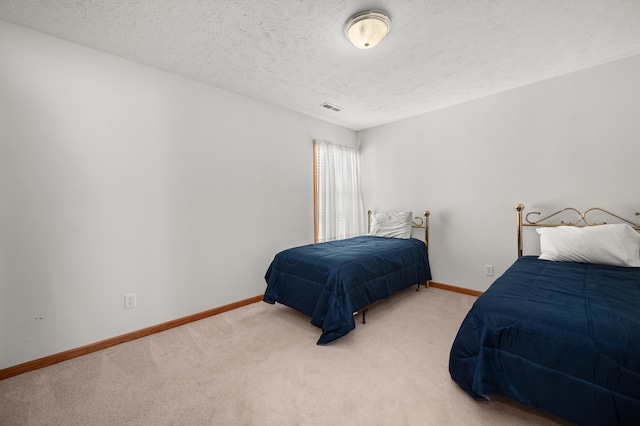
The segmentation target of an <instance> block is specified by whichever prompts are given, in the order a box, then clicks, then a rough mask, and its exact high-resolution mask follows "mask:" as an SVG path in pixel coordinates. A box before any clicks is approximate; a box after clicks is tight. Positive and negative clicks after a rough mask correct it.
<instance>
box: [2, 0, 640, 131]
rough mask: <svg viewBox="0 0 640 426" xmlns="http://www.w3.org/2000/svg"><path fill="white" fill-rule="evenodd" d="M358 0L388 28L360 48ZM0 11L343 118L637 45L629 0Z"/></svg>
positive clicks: (31, 5) (158, 2)
mask: <svg viewBox="0 0 640 426" xmlns="http://www.w3.org/2000/svg"><path fill="white" fill-rule="evenodd" d="M367 9H374V10H384V11H386V12H387V13H388V14H389V15H390V17H391V32H390V33H389V35H388V36H387V38H385V39H384V40H383V41H382V42H381V43H380V44H379V45H378V46H377V47H376V48H374V49H371V50H359V49H357V48H355V47H354V46H353V45H351V44H350V43H349V42H348V41H347V40H346V38H345V37H344V35H343V33H342V29H343V25H344V23H345V22H346V21H347V19H348V18H349V17H350V16H351V15H352V14H354V13H356V12H359V11H361V10H367ZM0 19H3V20H6V21H8V22H12V23H15V24H19V25H23V26H25V27H28V28H32V29H35V30H38V31H42V32H44V33H47V34H51V35H54V36H57V37H60V38H63V39H66V40H70V41H73V42H76V43H79V44H82V45H86V46H89V47H93V48H96V49H99V50H102V51H105V52H110V53H113V54H116V55H119V56H122V57H125V58H129V59H131V60H134V61H137V62H140V63H143V64H146V65H150V66H153V67H156V68H160V69H163V70H167V71H170V72H172V73H175V74H179V75H182V76H186V77H190V78H193V79H196V80H200V81H203V82H206V83H208V84H211V85H213V86H217V87H220V88H224V89H227V90H230V91H233V92H237V93H241V94H244V95H247V96H250V97H253V98H256V99H260V100H263V101H266V102H268V103H271V104H275V105H279V106H282V107H285V108H288V109H291V110H294V111H299V112H301V113H304V114H307V115H310V116H313V117H316V118H319V119H322V120H325V121H329V122H332V123H336V124H339V125H342V126H344V127H347V128H350V129H354V130H362V129H366V128H370V127H375V126H378V125H381V124H385V123H389V122H392V121H396V120H400V119H403V118H407V117H411V116H415V115H418V114H422V113H425V112H428V111H432V110H434V109H438V108H443V107H446V106H450V105H453V104H457V103H460V102H464V101H467V100H471V99H475V98H478V97H481V96H486V95H489V94H493V93H496V92H500V91H503V90H507V89H511V88H514V87H518V86H522V85H525V84H529V83H533V82H535V81H539V80H543V79H547V78H551V77H555V76H558V75H561V74H566V73H568V72H572V71H576V70H580V69H584V68H587V67H590V66H594V65H598V64H602V63H605V62H609V61H612V60H616V59H620V58H623V57H626V56H631V55H636V54H640V0H573V1H572V0H518V1H516V0H430V1H429V0H422V1H421V0H393V1H387V2H384V1H363V0H322V1H319V0H245V1H241V0H180V1H176V0H0ZM324 102H329V103H331V104H334V105H336V106H338V107H340V108H343V111H341V112H334V111H331V110H328V109H326V108H322V107H320V105H321V104H322V103H324Z"/></svg>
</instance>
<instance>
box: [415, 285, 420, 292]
mask: <svg viewBox="0 0 640 426" xmlns="http://www.w3.org/2000/svg"><path fill="white" fill-rule="evenodd" d="M416 291H420V283H418V287H416Z"/></svg>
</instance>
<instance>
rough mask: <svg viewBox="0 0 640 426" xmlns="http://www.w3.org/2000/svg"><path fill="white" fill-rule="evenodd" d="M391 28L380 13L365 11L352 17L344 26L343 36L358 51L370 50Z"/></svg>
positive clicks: (385, 17)
mask: <svg viewBox="0 0 640 426" xmlns="http://www.w3.org/2000/svg"><path fill="white" fill-rule="evenodd" d="M390 28H391V20H390V19H389V17H388V16H387V15H386V14H384V13H382V12H373V11H370V10H369V11H366V12H360V13H356V14H355V15H353V16H352V17H351V18H349V20H348V21H347V23H346V24H344V35H345V36H347V38H348V39H349V41H351V43H353V44H354V46H356V47H357V48H358V49H371V48H372V47H374V46H375V45H376V44H378V43H379V42H380V40H382V39H383V38H384V37H385V36H386V35H387V34H388V33H389V29H390Z"/></svg>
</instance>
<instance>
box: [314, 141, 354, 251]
mask: <svg viewBox="0 0 640 426" xmlns="http://www.w3.org/2000/svg"><path fill="white" fill-rule="evenodd" d="M313 146H314V149H313V153H314V155H313V157H314V184H315V194H314V195H315V196H314V199H315V241H316V242H324V241H333V240H340V239H344V238H351V237H356V236H358V235H362V234H364V226H365V220H364V207H363V204H362V194H361V192H360V151H359V150H358V149H357V148H352V147H347V146H342V145H336V144H333V143H329V142H325V141H314V145H313Z"/></svg>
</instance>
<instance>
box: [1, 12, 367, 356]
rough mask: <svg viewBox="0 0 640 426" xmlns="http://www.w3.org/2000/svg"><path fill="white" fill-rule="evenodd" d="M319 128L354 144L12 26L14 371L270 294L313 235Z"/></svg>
mask: <svg viewBox="0 0 640 426" xmlns="http://www.w3.org/2000/svg"><path fill="white" fill-rule="evenodd" d="M313 138H321V139H327V140H332V141H335V142H339V143H342V144H350V145H354V144H355V143H356V134H355V132H353V131H351V130H347V129H344V128H341V127H338V126H334V125H331V124H328V123H325V122H322V121H319V120H315V119H312V118H309V117H307V116H304V115H300V114H297V113H293V112H291V111H287V110H284V109H280V108H277V107H274V106H271V105H267V104H264V103H261V102H258V101H255V100H252V99H249V98H246V97H242V96H239V95H236V94H232V93H229V92H226V91H223V90H219V89H216V88H213V87H210V86H207V85H204V84H200V83H197V82H195V81H192V80H188V79H185V78H181V77H177V76H174V75H171V74H168V73H165V72H161V71H159V70H156V69H152V68H149V67H145V66H142V65H140V64H136V63H133V62H130V61H127V60H124V59H121V58H117V57H114V56H111V55H108V54H105V53H102V52H98V51H95V50H91V49H88V48H84V47H82V46H78V45H75V44H72V43H68V42H65V41H62V40H59V39H56V38H52V37H49V36H45V35H43V34H40V33H37V32H34V31H31V30H27V29H25V28H21V27H18V26H15V25H12V24H8V23H5V22H2V21H0V342H1V343H0V368H6V367H9V366H13V365H17V364H19V363H22V362H26V361H29V360H32V359H37V358H40V357H43V356H47V355H51V354H55V353H58V352H61V351H64V350H68V349H72V348H76V347H80V346H83V345H86V344H90V343H93V342H97V341H100V340H103V339H107V338H110V337H114V336H118V335H121V334H124V333H127V332H131V331H134V330H139V329H142V328H144V327H148V326H151V325H156V324H159V323H162V322H165V321H169V320H173V319H176V318H180V317H183V316H186V315H189V314H193V313H197V312H201V311H204V310H207V309H211V308H215V307H219V306H223V305H226V304H228V303H232V302H236V301H238V300H242V299H246V298H250V297H254V296H257V295H259V294H261V293H263V292H264V288H265V282H264V278H263V277H264V273H265V271H266V269H267V267H268V265H269V262H270V261H271V259H272V258H273V255H274V254H275V253H276V252H277V251H279V250H282V249H284V248H287V247H290V246H292V245H298V244H306V243H311V242H313V145H312V142H311V141H312V139H313ZM126 293H136V294H137V300H138V307H137V308H136V309H132V310H125V309H124V295H125V294H126Z"/></svg>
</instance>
